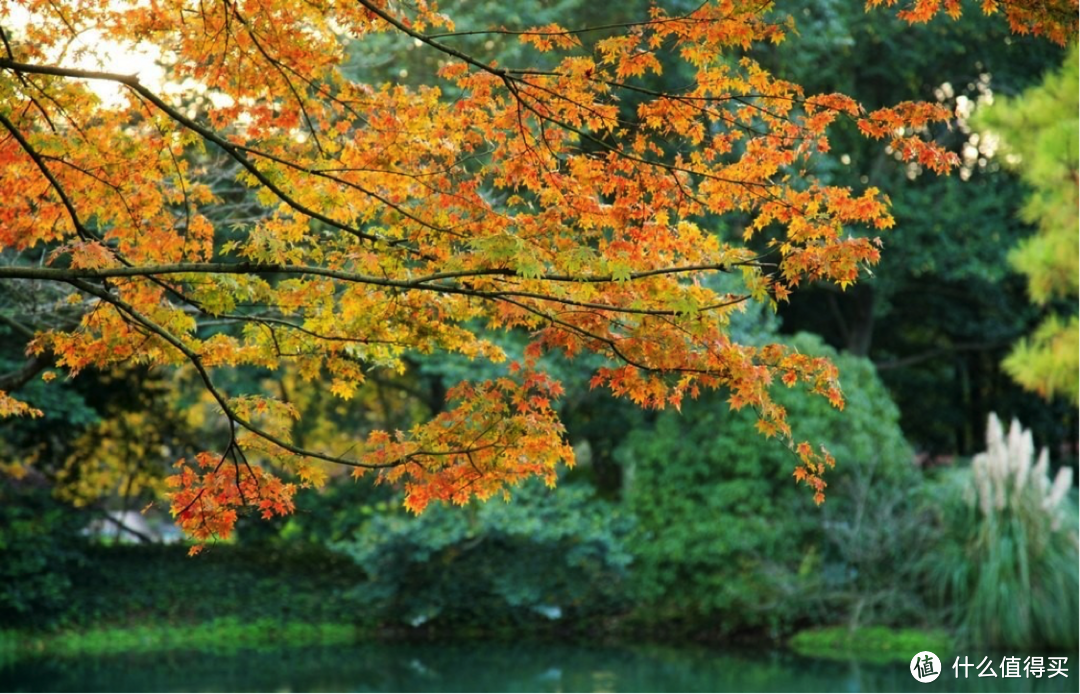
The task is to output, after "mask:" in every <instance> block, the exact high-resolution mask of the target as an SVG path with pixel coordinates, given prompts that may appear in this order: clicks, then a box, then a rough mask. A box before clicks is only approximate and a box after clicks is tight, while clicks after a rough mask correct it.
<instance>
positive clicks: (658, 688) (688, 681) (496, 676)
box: [0, 641, 1078, 692]
mask: <svg viewBox="0 0 1080 694" xmlns="http://www.w3.org/2000/svg"><path fill="white" fill-rule="evenodd" d="M912 655H914V654H912ZM967 655H968V656H969V658H970V659H971V660H972V661H974V662H978V661H979V660H981V657H982V655H981V654H976V653H969V654H967ZM1010 655H1014V654H1010ZM1015 655H1023V654H1015ZM938 656H939V657H940V658H941V660H942V663H943V666H944V668H945V672H944V673H942V675H941V676H940V677H939V678H938V680H937V681H936V682H933V683H931V684H920V683H919V682H917V681H915V680H914V679H913V678H912V677H911V675H910V674H909V673H908V670H907V667H908V665H907V663H896V664H891V665H878V664H866V663H859V662H855V661H852V662H841V661H830V660H819V659H812V658H803V657H800V656H798V655H795V654H793V653H790V652H787V651H783V650H769V649H761V650H752V651H750V650H731V649H724V648H718V647H706V646H699V645H688V646H655V645H641V646H599V645H597V646H590V645H580V644H558V643H534V642H517V643H495V642H472V641H469V642H453V643H432V642H424V643H396V642H394V643H372V644H358V645H354V646H326V647H311V648H293V649H275V648H266V649H257V650H236V651H231V652H228V653H205V652H200V653H193V652H185V651H167V652H158V653H152V654H131V655H122V656H93V657H92V656H83V657H78V658H56V657H37V658H29V659H23V660H20V661H17V662H15V663H9V664H6V665H4V666H2V667H0V690H2V691H8V692H12V691H15V692H18V691H26V692H34V691H57V692H64V691H86V692H133V691H161V692H169V691H271V692H289V691H357V692H366V691H385V692H404V691H415V692H488V691H508V692H527V691H538V692H563V691H581V692H665V691H686V692H707V691H716V692H728V691H744V692H788V691H791V692H794V691H806V692H878V691H926V692H955V691H965V692H966V691H1008V692H1028V691H1038V692H1076V691H1078V686H1077V684H1078V679H1077V677H1078V675H1077V670H1076V662H1075V661H1076V658H1075V656H1073V657H1071V658H1070V659H1069V677H1068V678H1067V679H1066V678H1063V677H1060V676H1059V677H1055V678H1053V679H1047V678H1045V677H1044V678H1043V679H1034V678H1020V679H1003V678H1001V677H1000V676H999V677H998V678H996V679H989V678H977V677H975V674H976V673H975V671H974V669H973V670H972V671H971V677H969V678H968V679H967V680H963V679H961V680H957V679H956V678H955V677H954V676H953V672H952V669H951V667H950V666H951V664H952V662H953V659H954V657H955V654H943V653H939V654H938ZM999 661H1000V654H999V655H997V656H996V657H995V662H999ZM999 675H1000V673H999Z"/></svg>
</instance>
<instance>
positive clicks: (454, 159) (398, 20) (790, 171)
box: [0, 0, 1077, 539]
mask: <svg viewBox="0 0 1080 694" xmlns="http://www.w3.org/2000/svg"><path fill="white" fill-rule="evenodd" d="M868 4H869V5H870V6H873V5H880V4H886V5H891V4H893V3H892V2H882V0H871V2H870V3H868ZM1076 4H1077V3H1076V2H1075V1H1074V0H1065V2H1061V3H1043V2H1017V3H1009V4H1008V5H1007V6H1006V7H1005V9H1004V12H1005V14H1006V17H1007V19H1008V21H1009V23H1010V25H1011V26H1012V27H1013V29H1014V30H1016V31H1023V32H1031V33H1035V34H1039V35H1044V36H1047V37H1048V38H1050V39H1051V40H1054V41H1057V42H1064V41H1065V40H1067V38H1068V37H1070V36H1073V35H1075V33H1076V11H1075V10H1076ZM983 9H984V10H985V11H988V12H993V11H996V10H997V4H996V3H993V2H985V3H983ZM959 11H960V3H959V2H957V1H956V0H938V1H936V2H922V1H920V2H918V3H915V4H914V6H913V8H908V9H904V10H902V11H901V15H902V17H903V18H905V19H907V20H909V21H926V20H928V19H930V18H931V17H932V16H934V15H936V14H939V13H943V12H944V13H948V14H950V15H954V16H955V15H956V14H958V13H959ZM571 21H572V18H567V21H564V22H562V23H549V24H546V25H543V26H532V27H530V26H527V25H521V26H497V27H492V26H486V25H463V26H460V27H458V26H456V25H455V22H454V20H453V17H452V16H451V15H450V14H446V13H443V12H441V11H440V10H439V8H437V7H436V6H435V5H434V4H430V3H428V2H424V1H420V2H416V3H400V4H399V3H387V2H381V1H380V0H355V1H354V2H344V1H337V0H317V1H315V2H311V1H306V2H296V1H293V0H224V1H223V2H221V3H213V4H199V5H191V4H190V3H188V2H186V1H184V0H154V1H152V2H149V3H100V2H92V1H89V0H62V1H60V2H39V1H37V0H19V1H18V2H15V3H8V4H6V5H5V7H4V9H3V10H2V11H0V25H2V26H3V30H4V33H3V35H2V39H3V44H4V45H3V49H2V50H3V57H0V135H2V137H0V162H2V167H0V189H2V190H4V195H3V198H2V199H0V251H2V254H3V255H2V257H3V260H4V262H3V264H2V265H0V281H2V282H4V284H5V286H6V288H10V290H11V292H12V294H13V295H15V293H18V296H22V297H26V298H25V300H23V301H22V302H21V303H18V302H16V303H15V308H14V310H10V311H6V312H5V314H4V321H5V322H6V323H7V324H8V325H9V327H11V328H12V329H13V330H14V331H15V332H17V333H18V334H21V335H24V336H25V337H26V349H27V353H28V356H29V361H28V362H27V364H25V365H24V367H23V368H22V369H20V371H19V374H16V375H15V376H13V377H11V378H8V377H5V378H4V381H2V383H3V384H4V387H5V389H6V390H12V389H13V387H15V386H17V385H19V384H21V383H25V382H26V380H28V379H29V378H32V377H33V376H34V375H35V374H36V373H38V372H42V369H45V368H46V367H48V366H50V365H53V366H55V368H57V369H59V370H61V371H62V372H63V373H65V374H66V375H67V376H69V377H74V376H77V375H78V374H79V373H80V372H81V371H83V370H85V369H88V368H94V369H110V368H114V367H119V366H125V365H132V364H137V365H140V366H142V367H143V368H146V369H150V370H154V369H180V370H182V371H184V372H185V373H193V374H194V375H195V376H196V377H197V380H198V381H199V382H201V386H202V389H203V391H204V392H205V393H206V394H207V397H208V398H209V399H210V401H211V402H212V403H213V405H214V406H215V407H216V408H217V409H218V410H219V412H220V416H221V421H222V423H223V426H222V428H221V432H220V435H221V440H220V441H216V442H207V444H206V450H204V451H203V452H201V453H198V454H197V455H195V456H190V457H187V458H185V459H182V460H180V461H178V462H177V464H176V467H177V473H176V474H175V475H174V476H173V477H171V478H170V479H169V483H170V485H171V487H172V489H173V491H172V493H171V500H172V509H173V513H174V514H175V515H176V516H177V519H178V522H179V524H180V525H181V527H183V528H184V530H185V531H187V532H188V533H189V534H191V535H192V536H194V537H195V538H197V539H206V538H211V537H216V536H227V535H228V534H229V533H230V532H231V530H232V528H233V526H234V524H235V522H236V518H237V513H238V512H239V511H241V510H242V509H244V508H246V507H255V508H257V509H258V511H259V512H261V514H262V515H263V516H265V517H272V516H275V515H282V514H287V513H289V512H291V511H292V508H293V500H292V498H293V494H294V493H295V490H296V484H297V483H299V484H304V485H317V484H319V483H320V481H321V480H322V479H323V478H324V477H325V475H326V473H325V471H324V469H323V467H322V463H332V464H338V465H344V466H348V467H351V468H352V469H353V470H354V471H355V473H356V474H357V475H362V474H365V473H372V474H375V475H377V476H378V479H380V480H382V481H387V482H391V483H399V484H402V485H404V487H405V490H406V501H405V503H406V505H407V506H408V507H409V508H410V509H411V510H414V511H417V512H419V511H421V510H423V509H424V507H425V506H426V505H427V504H428V503H429V501H431V500H435V499H439V500H448V501H452V502H456V503H464V502H466V501H468V500H469V499H471V498H473V497H478V498H481V499H485V498H488V497H490V496H492V495H494V494H497V493H505V492H506V490H507V488H508V487H510V486H512V485H515V484H517V483H519V482H521V481H522V480H524V479H525V478H528V477H534V476H539V477H541V478H543V479H545V480H546V481H548V482H549V483H553V482H554V479H555V470H556V466H557V465H559V464H560V463H565V464H568V465H569V464H572V463H573V458H574V456H573V451H572V449H571V447H570V446H569V444H568V442H567V441H565V437H564V436H563V427H562V424H561V422H560V420H559V417H558V414H557V412H556V409H555V404H554V403H555V401H556V400H557V398H558V397H559V395H560V394H561V393H562V386H561V385H560V383H559V382H557V381H556V380H555V379H553V378H552V377H551V376H550V375H549V374H548V373H547V371H546V370H545V366H544V356H545V355H546V354H548V353H561V354H565V355H567V356H569V357H575V356H578V355H581V354H586V353H591V354H595V355H598V356H599V357H600V358H602V360H603V361H602V362H601V363H602V365H601V366H598V367H597V368H596V370H595V372H594V374H593V375H592V378H591V381H590V385H591V386H592V387H594V388H604V389H607V390H609V391H610V392H611V393H612V394H614V395H615V396H619V397H624V398H628V399H630V400H632V401H633V402H635V403H637V404H639V405H641V406H643V407H647V408H664V407H667V406H674V407H679V405H680V404H681V402H682V400H683V399H684V398H685V397H687V396H689V397H696V396H697V395H698V394H699V393H700V392H701V391H702V389H722V390H723V391H725V393H727V402H728V404H729V405H730V407H731V408H733V409H741V408H745V407H750V408H753V409H754V410H755V411H756V413H757V429H758V430H759V431H760V432H761V433H762V434H764V435H765V436H769V437H773V436H775V437H779V438H780V439H781V440H783V441H784V442H785V443H786V445H787V446H788V447H789V448H790V450H791V451H792V453H793V455H794V456H795V462H794V464H795V470H794V476H795V478H796V479H797V480H799V481H802V482H804V483H805V484H806V485H807V486H808V487H809V488H810V489H811V490H812V492H813V494H814V497H815V500H816V501H818V502H819V503H820V501H821V500H823V498H824V494H823V492H824V488H825V486H826V483H825V481H824V479H823V475H824V473H825V472H826V470H827V468H828V467H829V466H831V465H832V464H833V459H832V457H831V456H830V455H829V453H828V452H827V451H826V450H824V449H823V448H816V447H815V446H814V445H812V444H811V443H810V442H806V441H800V440H799V439H798V437H797V436H796V435H795V434H794V433H793V431H792V428H791V425H790V424H789V423H788V421H787V416H786V411H785V409H784V407H783V406H781V405H780V404H778V403H777V401H776V400H775V399H774V397H773V395H772V391H773V389H774V388H775V387H777V386H778V385H782V386H786V387H795V386H798V385H801V386H802V387H805V388H806V389H808V390H809V391H811V392H813V393H816V394H819V395H821V396H823V397H825V398H827V399H828V400H829V401H830V402H831V403H832V404H833V405H834V406H836V407H842V405H843V395H842V392H841V390H840V387H839V382H838V380H837V371H836V369H835V367H834V366H833V365H832V364H831V363H830V362H829V361H828V360H827V359H824V358H819V357H812V356H808V355H805V354H802V353H800V352H799V351H798V350H796V349H794V348H791V347H788V346H784V345H782V344H766V345H753V344H742V343H740V342H738V341H737V340H735V339H733V338H732V336H731V334H730V332H729V330H728V324H729V321H730V318H731V315H732V312H734V311H739V310H741V309H743V308H744V307H745V306H746V305H747V304H748V303H749V302H761V303H765V304H768V305H771V306H774V307H775V305H776V303H777V302H778V301H784V300H785V299H786V298H787V297H788V296H789V294H790V293H791V292H792V291H793V290H795V289H796V288H797V287H798V286H799V285H802V284H805V283H808V282H812V281H813V282H829V283H833V284H835V285H837V286H838V287H840V288H841V289H843V288H846V287H848V286H850V285H851V284H852V283H853V282H855V281H856V280H858V279H859V278H860V276H862V275H863V274H865V272H866V271H867V270H868V268H869V267H870V266H872V265H873V264H875V263H876V262H878V259H879V256H880V254H879V246H880V241H879V240H878V239H877V238H876V237H875V236H873V235H872V234H876V233H878V231H884V230H887V229H888V228H889V227H891V226H892V225H893V218H892V216H891V215H890V212H889V200H888V199H887V197H886V196H884V195H882V194H881V193H880V191H878V190H877V189H875V188H873V187H862V188H859V187H852V186H844V185H834V184H831V183H830V182H829V181H828V180H826V179H825V178H822V177H820V176H819V175H818V174H817V171H816V166H817V163H818V162H819V160H820V159H821V157H822V155H823V154H824V153H826V152H828V151H829V147H830V144H829V135H830V128H832V127H833V126H834V125H836V124H837V123H839V122H847V123H850V124H852V125H853V127H854V128H855V129H857V131H858V132H860V133H861V134H862V135H863V136H865V137H867V138H870V139H873V140H881V141H882V146H887V147H888V148H889V149H890V151H891V152H894V153H895V154H896V155H897V156H899V157H900V158H902V159H903V160H906V161H909V162H912V163H914V164H917V165H918V166H921V167H924V168H926V169H929V170H932V171H935V172H938V173H947V172H948V171H949V170H950V169H951V168H952V167H954V166H955V165H957V163H958V159H957V157H956V156H955V155H954V154H952V153H950V152H948V151H947V150H945V149H943V148H942V147H940V146H939V145H938V144H937V143H936V142H935V131H936V129H940V128H942V127H944V124H946V123H947V122H948V121H949V120H950V119H951V118H952V112H951V111H950V109H948V108H946V107H945V106H943V105H941V104H931V103H918V102H904V103H900V104H895V105H891V106H885V107H880V108H875V109H874V110H867V109H865V108H863V107H862V106H861V105H860V104H859V103H857V102H856V101H855V100H853V99H852V98H850V97H848V96H845V95H842V94H837V93H808V92H807V91H806V90H804V89H803V88H802V87H800V86H799V85H798V84H795V83H793V82H790V81H787V80H785V79H783V78H782V77H780V76H777V75H774V74H771V73H770V72H769V71H768V70H767V69H765V68H764V67H763V66H762V64H761V63H759V62H758V61H756V60H754V59H753V58H752V57H751V49H752V48H753V47H754V46H756V45H761V44H768V43H779V42H781V41H784V40H786V39H787V38H788V37H789V35H791V34H793V33H794V32H796V31H797V28H796V26H795V24H794V22H793V21H792V20H791V18H790V17H787V16H785V15H783V14H782V13H780V12H777V11H774V10H773V8H771V6H769V5H768V4H767V3H766V4H765V5H763V4H762V3H759V2H745V1H743V0H722V1H719V2H706V3H703V4H701V5H700V6H696V7H692V8H686V9H685V10H670V11H669V10H665V9H664V8H662V7H659V6H654V7H652V8H651V9H650V10H648V11H647V13H646V14H644V15H643V16H642V17H641V18H640V19H638V20H635V21H627V22H623V23H618V24H606V25H592V26H573V25H572V24H571ZM388 35H394V36H398V37H403V38H405V39H406V40H408V41H411V42H412V43H413V45H414V46H415V47H416V48H417V49H418V50H423V51H426V52H428V53H429V54H430V55H431V56H434V61H433V62H432V61H427V62H424V63H421V64H422V65H426V66H430V68H431V74H425V75H423V76H421V77H420V78H417V76H415V75H414V76H413V78H414V79H419V82H418V84H417V86H405V85H404V84H402V83H391V82H388V81H384V82H381V83H369V82H368V81H365V80H364V79H363V78H362V76H357V75H355V74H352V73H351V72H350V71H349V70H348V69H346V68H347V66H348V59H349V56H350V51H353V50H354V48H355V47H356V46H358V45H363V43H364V42H368V41H377V40H380V38H382V37H385V36H388ZM88 36H89V37H92V38H91V39H90V40H96V41H98V42H99V46H97V47H94V46H89V45H87V43H86V41H87V38H86V37H88ZM477 36H480V37H484V36H489V37H498V38H500V39H506V38H511V39H514V40H517V41H518V42H519V43H520V45H521V51H520V53H519V54H518V55H519V56H520V58H518V59H517V62H514V63H507V64H502V63H500V62H498V61H497V60H495V59H494V57H493V56H492V55H486V54H485V53H484V50H485V49H484V47H485V46H488V45H489V44H488V43H486V42H485V43H483V44H479V47H478V48H477V47H476V46H477V44H476V43H475V41H472V40H471V39H475V38H476V37H477ZM465 45H467V46H469V48H468V50H466V49H465V48H462V46H465ZM109 51H142V52H144V53H148V54H149V55H151V56H152V57H153V59H154V60H155V61H156V63H157V64H158V65H159V66H160V69H161V71H162V73H163V74H162V75H161V76H159V77H155V78H153V79H151V78H150V77H149V75H148V76H147V77H146V78H143V77H140V75H138V74H129V73H127V72H124V71H122V70H118V69H115V68H110V67H109V66H107V65H105V64H103V63H99V62H95V60H98V61H100V60H101V55H102V54H103V53H107V52H109ZM672 71H678V72H679V74H687V75H690V76H691V80H690V81H689V82H688V83H687V84H682V85H680V86H678V87H673V86H671V85H670V84H668V85H667V86H657V81H656V80H655V79H653V78H655V77H656V76H658V75H661V74H662V73H668V72H672ZM102 83H105V84H111V85H114V86H116V87H118V88H119V90H118V92H117V93H116V94H117V95H116V96H115V97H112V96H103V92H100V90H99V91H95V86H96V85H100V84H102ZM226 180H227V181H228V182H230V183H232V184H233V185H230V186H225V185H224V182H225V181H226ZM235 183H239V184H241V188H239V189H237V187H236V185H235ZM717 219H723V220H725V222H724V224H723V228H717V226H716V225H717V222H716V220H717ZM856 229H863V230H869V233H852V231H853V230H856ZM503 330H517V331H525V332H526V333H527V334H528V343H527V346H526V347H525V349H524V352H523V354H522V355H521V356H520V358H518V359H513V360H511V359H509V358H508V354H507V351H506V350H505V349H504V348H503V347H502V346H500V344H499V342H498V341H497V340H495V339H494V338H493V336H494V335H495V334H496V333H497V332H498V331H503ZM434 352H444V353H457V354H460V355H463V356H465V357H467V358H469V359H476V360H486V361H490V362H493V363H496V364H499V363H504V362H506V364H505V366H504V367H503V368H502V369H501V372H500V373H499V375H497V376H495V377H492V378H489V379H486V380H482V381H476V380H469V379H466V380H464V381H462V382H461V383H459V384H458V385H456V386H454V387H453V388H451V389H449V391H448V392H447V393H446V400H447V404H446V406H445V408H443V409H442V410H441V411H440V412H438V413H437V414H436V415H435V416H434V417H433V418H431V419H430V420H429V421H426V422H423V423H420V424H417V425H415V426H412V427H411V428H410V429H409V430H408V431H387V430H382V429H374V430H370V431H365V430H364V427H362V426H359V425H358V431H357V432H356V433H355V436H354V441H353V442H352V443H351V444H350V445H349V446H347V447H345V448H342V449H332V448H329V447H320V446H315V445H308V444H306V443H305V442H304V441H301V440H297V438H296V437H295V436H294V434H293V422H294V420H295V419H296V418H297V417H298V416H299V414H298V412H299V410H298V408H297V407H296V406H295V404H294V403H293V402H291V401H290V399H289V398H288V397H287V396H286V395H284V394H282V395H280V396H273V395H270V394H268V393H267V392H263V391H258V390H250V391H249V390H245V389H244V388H243V387H242V386H239V385H238V384H236V383H234V382H233V381H230V379H229V378H228V376H227V375H224V374H226V373H227V372H228V370H229V369H233V368H236V367H244V368H253V369H258V370H261V371H262V372H264V373H269V374H271V375H276V376H277V377H284V375H286V374H290V375H295V376H298V377H299V378H301V379H305V380H308V381H318V382H325V383H327V384H328V386H329V390H330V391H331V392H332V393H333V394H334V395H335V396H337V397H339V398H342V399H346V400H347V399H349V398H351V397H354V396H355V394H356V392H357V389H358V388H359V387H360V386H361V385H362V384H363V383H364V381H365V380H366V379H369V378H373V377H375V376H376V375H377V374H378V373H380V372H382V371H390V372H393V371H400V370H402V369H403V368H404V365H405V360H407V359H408V358H409V357H410V355H417V354H420V355H423V354H430V353H434ZM56 375H57V373H56V371H54V370H53V369H52V368H49V369H47V370H45V371H44V372H43V373H42V377H43V378H44V379H45V380H51V379H54V378H55V377H56ZM24 376H25V378H24ZM8 383H10V384H11V385H7V384H8ZM37 414H39V410H38V409H37V408H36V407H35V406H34V405H33V404H32V403H26V402H22V401H20V400H18V399H16V398H15V397H14V396H12V395H9V394H7V393H6V392H3V391H0V416H11V415H25V416H34V415H37ZM283 477H284V479H283ZM292 480H296V481H295V482H294V481H292Z"/></svg>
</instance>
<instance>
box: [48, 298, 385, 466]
mask: <svg viewBox="0 0 1080 694" xmlns="http://www.w3.org/2000/svg"><path fill="white" fill-rule="evenodd" d="M63 281H65V282H67V283H68V284H70V285H71V286H73V287H75V288H76V289H79V290H81V291H83V292H86V293H87V294H90V295H92V296H96V297H97V298H99V299H101V300H102V301H103V302H105V303H107V304H111V305H112V306H114V307H115V308H116V309H117V310H119V311H121V312H122V313H124V314H126V315H127V316H128V317H130V318H131V319H132V320H133V321H135V322H136V323H138V324H139V325H141V326H143V327H144V328H146V329H147V330H149V331H150V332H152V333H153V334H155V335H157V336H158V337H159V338H161V339H162V340H164V341H165V342H166V343H168V344H169V345H171V346H172V347H174V348H175V349H176V350H177V351H179V352H180V353H181V354H182V355H184V357H185V359H186V360H187V361H188V362H189V363H190V364H191V365H192V366H193V367H194V368H195V371H196V372H197V373H198V374H199V378H200V379H201V380H202V382H203V385H205V386H206V389H207V391H208V392H209V393H210V395H211V396H212V397H213V398H214V400H215V401H217V403H218V406H219V407H221V409H222V412H224V414H225V416H226V417H227V418H228V419H229V420H230V421H231V422H235V423H236V424H239V425H240V426H242V427H243V428H245V429H247V430H248V431H250V432H251V433H253V434H255V435H256V436H258V437H259V438H262V439H265V440H266V441H269V442H270V443H272V444H274V445H275V446H277V447H279V448H281V449H283V450H285V451H288V452H289V453H292V454H294V455H298V456H302V457H308V458H315V459H318V460H325V461H327V462H330V463H336V464H338V465H346V466H348V467H354V468H364V469H368V470H378V469H384V468H389V467H394V466H395V465H396V463H387V464H380V463H361V462H358V461H355V460H346V459H345V458H341V457H339V456H334V455H330V454H327V453H321V452H319V451H312V450H308V449H305V448H301V447H299V446H295V445H293V444H291V443H289V442H288V441H285V440H283V439H281V438H279V437H277V436H274V435H273V434H271V433H270V432H268V431H266V430H264V429H262V428H260V427H258V426H256V425H255V424H253V423H252V422H250V421H248V420H247V419H246V418H244V417H242V416H241V415H240V414H239V413H238V412H236V410H235V409H234V408H233V407H232V406H231V405H230V404H229V399H228V397H226V396H225V394H224V393H223V392H222V391H221V390H220V389H219V388H218V387H217V385H216V384H215V383H214V382H213V380H212V379H211V377H210V373H209V371H208V370H207V368H206V366H205V365H204V364H203V361H202V358H201V357H200V356H199V355H198V354H196V353H195V352H194V351H192V350H191V348H190V347H188V346H187V345H186V344H184V342H183V340H181V339H179V338H178V337H176V336H175V335H173V334H172V333H171V332H169V330H167V329H166V328H164V327H162V326H160V325H158V324H157V323H155V322H154V321H153V320H152V319H151V318H149V317H147V316H145V315H143V314H142V313H141V312H140V311H139V310H138V309H136V308H135V307H134V306H132V305H131V304H129V303H127V302H126V301H124V300H123V299H121V298H119V297H118V296H115V295H114V294H111V293H109V292H108V291H105V290H104V289H101V288H99V287H96V286H94V285H92V284H89V283H88V282H85V281H83V280H82V279H78V278H75V277H72V278H68V279H66V280H63Z"/></svg>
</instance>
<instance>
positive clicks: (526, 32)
mask: <svg viewBox="0 0 1080 694" xmlns="http://www.w3.org/2000/svg"><path fill="white" fill-rule="evenodd" d="M707 4H708V2H707V1H706V2H703V3H701V4H700V5H698V6H697V7H695V8H694V9H693V10H691V11H689V12H687V13H686V14H682V15H678V16H676V17H665V18H664V19H650V20H648V21H644V22H619V23H614V24H598V25H594V26H588V27H581V28H579V29H563V30H561V31H545V30H543V29H540V30H537V29H523V30H514V29H506V28H505V27H503V28H499V29H474V30H470V31H447V32H443V33H440V34H428V36H429V37H430V38H433V39H441V38H457V37H459V36H479V35H484V34H503V35H507V36H577V35H579V34H589V33H593V32H597V31H607V30H609V29H634V28H636V27H641V26H656V25H658V24H671V23H675V22H687V23H700V22H709V21H712V20H709V19H694V18H693V15H694V13H696V12H698V11H700V10H701V8H702V7H705V5H707Z"/></svg>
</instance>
